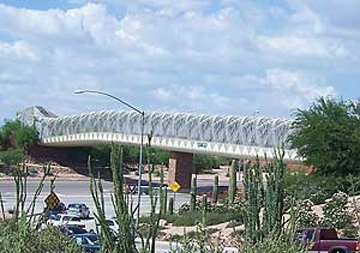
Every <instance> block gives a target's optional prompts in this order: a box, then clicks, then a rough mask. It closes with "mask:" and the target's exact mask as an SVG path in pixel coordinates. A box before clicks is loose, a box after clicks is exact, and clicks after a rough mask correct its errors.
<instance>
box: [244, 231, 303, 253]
mask: <svg viewBox="0 0 360 253" xmlns="http://www.w3.org/2000/svg"><path fill="white" fill-rule="evenodd" d="M290 238H291V236H290V235H283V236H282V237H281V238H279V237H277V236H276V237H272V236H271V235H269V236H266V237H265V238H264V239H263V240H261V241H259V242H257V243H255V244H250V243H246V242H245V243H243V244H242V245H241V246H240V247H239V253H264V252H267V253H279V252H281V253H305V252H306V249H305V248H304V247H303V246H302V245H299V244H295V243H293V242H292V241H289V239H290Z"/></svg>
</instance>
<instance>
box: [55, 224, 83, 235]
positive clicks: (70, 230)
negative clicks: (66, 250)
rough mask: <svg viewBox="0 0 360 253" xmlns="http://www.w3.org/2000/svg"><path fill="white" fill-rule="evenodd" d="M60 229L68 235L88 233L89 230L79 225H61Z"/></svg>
mask: <svg viewBox="0 0 360 253" xmlns="http://www.w3.org/2000/svg"><path fill="white" fill-rule="evenodd" d="M60 231H61V232H62V233H64V234H66V235H79V234H88V233H89V232H88V231H87V230H86V229H84V228H82V227H78V226H61V227H60Z"/></svg>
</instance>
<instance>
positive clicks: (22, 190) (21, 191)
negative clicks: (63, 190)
mask: <svg viewBox="0 0 360 253" xmlns="http://www.w3.org/2000/svg"><path fill="white" fill-rule="evenodd" d="M43 171H44V172H43V176H42V178H41V180H40V182H39V184H38V187H37V188H36V191H35V194H34V196H33V198H32V200H31V202H30V205H29V206H28V208H27V209H26V210H25V203H26V200H27V197H28V196H27V180H28V168H27V166H26V165H25V161H24V162H23V164H22V166H20V165H18V167H17V168H16V169H14V182H15V189H16V206H15V210H14V216H13V217H14V219H15V221H17V220H18V219H19V218H21V217H22V216H24V217H25V216H28V217H30V219H28V221H27V225H28V226H30V225H31V224H32V222H33V221H34V220H35V216H34V211H35V203H36V200H37V198H38V197H39V195H40V194H41V191H42V189H43V186H44V181H45V179H46V178H47V176H48V175H49V171H50V165H48V166H47V167H45V166H43Z"/></svg>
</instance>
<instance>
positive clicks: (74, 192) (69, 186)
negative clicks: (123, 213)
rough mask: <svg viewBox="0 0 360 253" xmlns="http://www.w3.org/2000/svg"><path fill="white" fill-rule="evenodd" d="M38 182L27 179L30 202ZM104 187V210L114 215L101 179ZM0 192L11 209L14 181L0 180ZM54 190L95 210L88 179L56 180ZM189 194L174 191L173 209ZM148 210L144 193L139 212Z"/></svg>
mask: <svg viewBox="0 0 360 253" xmlns="http://www.w3.org/2000/svg"><path fill="white" fill-rule="evenodd" d="M38 184H39V181H38V180H29V181H28V187H27V189H28V203H30V201H31V199H32V196H33V195H34V193H35V191H36V188H37V186H38ZM102 184H103V188H104V198H105V203H106V206H105V210H106V214H107V215H108V216H114V210H113V207H112V204H111V193H112V192H113V189H112V187H113V184H112V182H107V181H102ZM49 186H50V183H49V182H45V185H44V188H43V191H42V193H41V194H40V196H39V198H38V199H37V201H36V208H35V211H36V212H41V211H42V210H43V208H44V207H45V203H44V200H45V198H46V197H47V195H48V194H49V192H50V187H49ZM0 192H1V194H2V196H3V199H4V206H5V210H8V209H11V208H12V207H13V206H14V205H15V201H16V188H15V185H14V182H13V181H11V180H0ZM55 192H56V194H57V196H58V197H59V198H60V200H61V201H62V202H64V203H65V204H66V205H68V204H70V203H75V202H81V203H85V204H86V205H88V206H89V207H90V209H91V210H95V206H94V204H93V201H92V198H91V194H90V190H89V182H88V181H72V180H68V181H56V182H55ZM168 193H169V195H168V197H171V196H173V193H172V192H168ZM130 198H131V199H132V200H133V203H134V205H137V196H136V194H135V195H130ZM189 199H190V195H189V194H187V193H176V196H175V209H177V208H179V207H180V206H181V205H182V204H183V203H185V202H188V201H189ZM149 212H150V198H149V196H148V195H146V194H142V195H141V206H140V213H141V215H145V214H147V213H149Z"/></svg>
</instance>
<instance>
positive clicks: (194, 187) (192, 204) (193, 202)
mask: <svg viewBox="0 0 360 253" xmlns="http://www.w3.org/2000/svg"><path fill="white" fill-rule="evenodd" d="M196 181H197V177H196V176H195V177H193V178H192V180H191V191H190V198H191V199H190V210H191V211H194V210H195V209H196V193H197V185H196V183H197V182H196Z"/></svg>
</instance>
